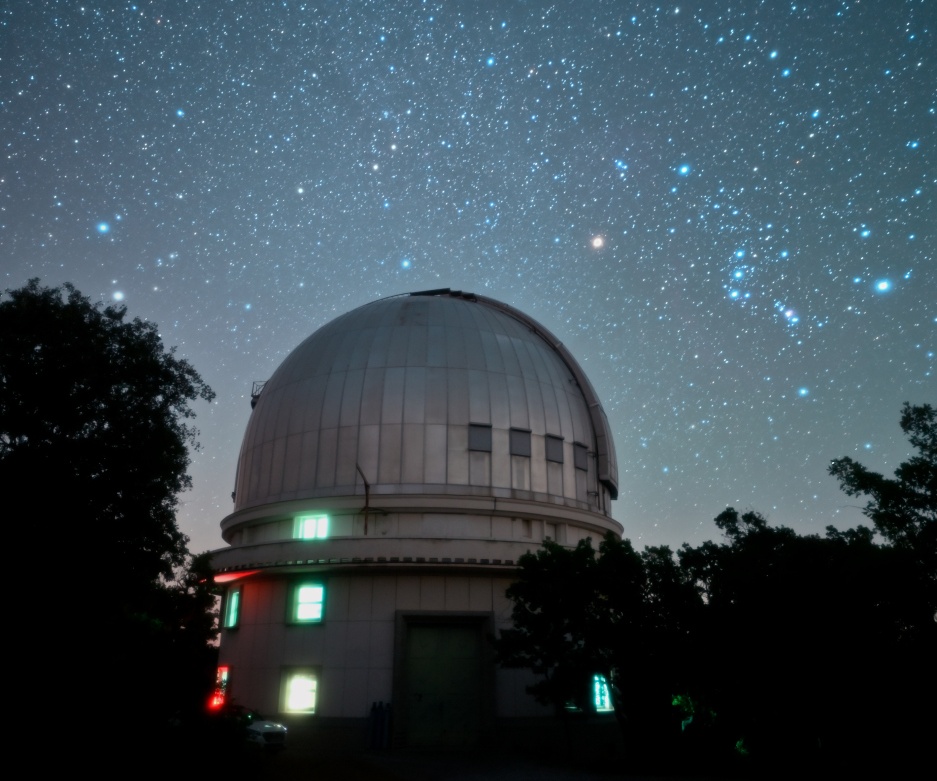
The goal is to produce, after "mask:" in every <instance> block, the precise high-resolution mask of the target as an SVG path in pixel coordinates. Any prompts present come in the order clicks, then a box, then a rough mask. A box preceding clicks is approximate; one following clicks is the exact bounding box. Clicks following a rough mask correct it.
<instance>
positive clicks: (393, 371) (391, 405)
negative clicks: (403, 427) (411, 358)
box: [381, 367, 406, 425]
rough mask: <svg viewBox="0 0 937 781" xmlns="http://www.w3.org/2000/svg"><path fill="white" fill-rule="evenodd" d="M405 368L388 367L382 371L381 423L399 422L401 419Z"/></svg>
mask: <svg viewBox="0 0 937 781" xmlns="http://www.w3.org/2000/svg"><path fill="white" fill-rule="evenodd" d="M405 378H406V370H405V369H404V368H403V367H388V368H387V369H385V371H384V397H383V399H382V400H381V423H383V424H384V425H387V424H389V423H400V422H401V421H402V420H403V389H404V380H405Z"/></svg>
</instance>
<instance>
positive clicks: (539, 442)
mask: <svg viewBox="0 0 937 781" xmlns="http://www.w3.org/2000/svg"><path fill="white" fill-rule="evenodd" d="M530 490H531V491H539V492H540V493H546V491H547V456H546V453H545V452H544V447H543V436H542V435H531V437H530Z"/></svg>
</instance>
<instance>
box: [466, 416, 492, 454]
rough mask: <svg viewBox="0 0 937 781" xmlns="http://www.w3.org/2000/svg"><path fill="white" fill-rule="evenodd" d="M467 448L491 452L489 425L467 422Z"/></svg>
mask: <svg viewBox="0 0 937 781" xmlns="http://www.w3.org/2000/svg"><path fill="white" fill-rule="evenodd" d="M468 447H469V450H481V451H482V452H484V453H490V452H491V426H486V425H484V424H482V423H469V443H468Z"/></svg>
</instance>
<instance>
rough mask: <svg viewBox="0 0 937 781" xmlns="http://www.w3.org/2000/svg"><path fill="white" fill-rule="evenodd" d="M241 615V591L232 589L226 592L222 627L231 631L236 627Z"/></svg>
mask: <svg viewBox="0 0 937 781" xmlns="http://www.w3.org/2000/svg"><path fill="white" fill-rule="evenodd" d="M240 614H241V589H240V588H233V589H231V590H230V591H229V592H228V602H227V604H226V605H225V609H224V627H225V629H233V628H234V627H236V626H237V625H238V618H239V617H240Z"/></svg>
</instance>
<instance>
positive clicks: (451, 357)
mask: <svg viewBox="0 0 937 781" xmlns="http://www.w3.org/2000/svg"><path fill="white" fill-rule="evenodd" d="M446 366H451V367H455V368H465V366H466V362H465V336H464V334H463V332H462V329H461V328H447V329H446Z"/></svg>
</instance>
